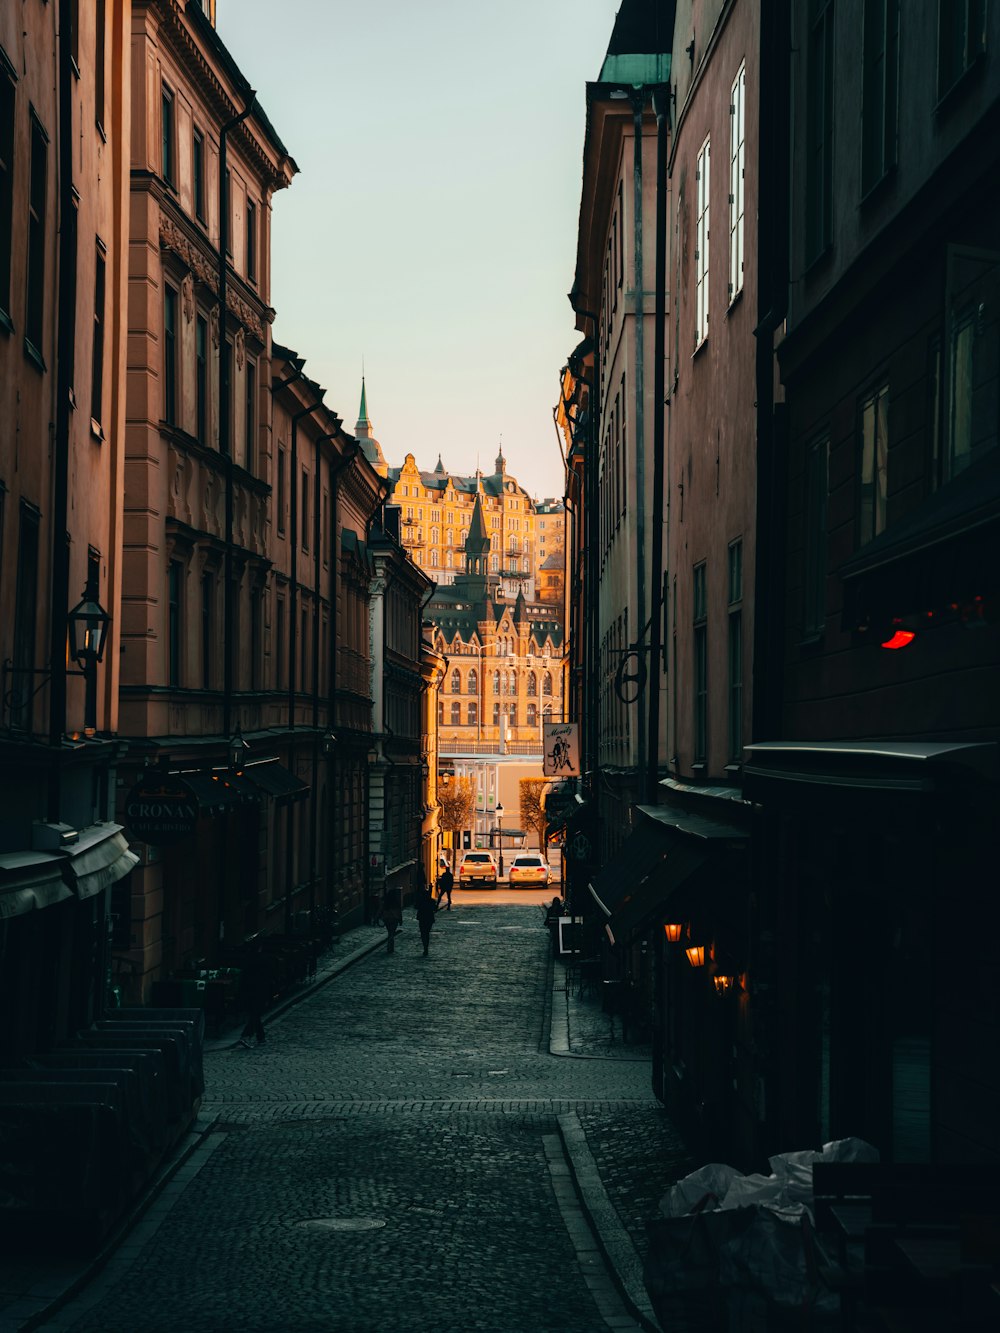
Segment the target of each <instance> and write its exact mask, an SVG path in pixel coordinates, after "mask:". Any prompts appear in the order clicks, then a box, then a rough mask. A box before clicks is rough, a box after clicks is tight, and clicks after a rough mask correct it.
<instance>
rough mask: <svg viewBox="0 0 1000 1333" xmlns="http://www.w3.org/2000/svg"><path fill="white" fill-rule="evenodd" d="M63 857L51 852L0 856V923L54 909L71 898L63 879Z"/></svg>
mask: <svg viewBox="0 0 1000 1333" xmlns="http://www.w3.org/2000/svg"><path fill="white" fill-rule="evenodd" d="M61 867H62V857H60V856H56V855H54V854H53V853H52V852H34V851H23V852H4V853H3V855H0V920H4V919H6V918H7V917H12V916H23V915H24V914H25V913H26V912H34V911H35V910H36V909H37V908H41V907H53V906H54V905H55V904H56V903H61V902H65V901H66V899H67V898H72V896H73V894H72V891H71V890H70V888H69V886H68V885H67V884H66V881H65V880H64V879H63V877H62V869H61Z"/></svg>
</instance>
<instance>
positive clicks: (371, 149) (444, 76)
mask: <svg viewBox="0 0 1000 1333" xmlns="http://www.w3.org/2000/svg"><path fill="white" fill-rule="evenodd" d="M619 2H620V0H499V2H497V3H491V2H490V0H284V3H283V4H278V5H275V4H274V0H219V3H218V30H219V34H220V36H221V37H222V39H223V41H224V42H225V43H226V45H227V46H228V47H229V50H230V51H231V52H232V54H233V56H234V57H235V59H236V61H237V62H238V64H239V65H240V67H241V69H242V70H243V73H244V74H245V75H246V77H247V78H248V79H249V81H250V84H251V86H252V87H254V88H255V89H256V90H257V95H258V98H259V100H260V102H261V105H262V106H263V108H264V110H265V112H266V113H267V115H268V117H269V119H270V121H271V123H272V125H273V126H274V128H275V130H276V131H277V133H278V135H279V136H280V138H281V139H282V141H283V143H284V144H285V146H286V148H287V149H288V151H289V153H290V154H291V155H292V157H293V158H294V159H295V161H296V162H297V164H298V167H299V175H298V176H296V177H295V179H294V181H293V183H292V186H291V188H290V189H289V190H286V191H282V192H281V193H279V194H278V195H276V196H275V199H274V215H273V216H274V235H273V281H272V289H271V300H272V303H273V304H274V306H275V309H276V310H277V312H278V313H277V319H276V321H275V325H274V335H275V338H276V339H277V341H279V342H281V343H284V344H285V345H286V346H288V347H292V348H294V350H295V351H296V352H298V354H299V355H300V356H303V357H305V359H306V367H305V369H306V373H307V374H308V375H309V376H310V377H311V378H313V379H315V380H318V381H319V383H320V384H322V385H323V386H324V387H325V388H326V390H327V394H326V402H327V404H328V405H329V406H330V407H332V408H333V409H334V411H336V412H337V413H338V414H339V415H340V416H341V417H343V419H344V424H345V426H346V427H347V429H348V430H353V428H354V423H355V421H356V420H357V415H358V405H359V402H360V396H361V366H362V358H363V359H364V367H365V376H366V381H367V388H368V410H369V415H370V417H371V420H372V425H373V428H374V433H375V435H376V437H377V438H378V440H379V441H380V442H381V444H382V448H383V450H384V452H385V456H386V459H387V460H388V462H389V464H390V465H391V466H398V465H399V464H400V463H402V461H403V457H404V455H405V454H406V453H413V454H414V455H415V457H416V459H417V463H418V465H419V466H420V467H422V468H425V469H432V468H433V467H434V465H435V464H436V462H437V457H438V452H439V451H440V453H441V455H442V457H443V460H444V465H445V467H446V468H448V470H449V471H452V472H457V473H463V474H464V473H471V472H473V471H474V470H475V467H476V463H477V457H478V460H479V465H480V466H481V467H482V468H483V471H484V472H486V473H491V472H492V471H493V465H494V459H495V457H496V453H497V445H498V443H499V441H500V437H501V436H502V437H503V450H504V455H505V457H506V459H507V465H508V470H509V471H510V472H511V473H512V475H514V476H515V477H517V479H518V480H519V481H520V482H521V483H522V485H524V486H525V488H526V489H527V490H528V491H529V492H530V493H531V494H533V495H536V496H539V497H541V496H550V495H562V492H563V473H562V462H561V459H560V454H559V447H558V444H557V441H556V433H555V427H554V426H553V424H552V408H553V406H554V405H555V403H556V400H557V398H558V392H559V371H560V368H561V367H562V366H563V365H564V364H565V362H566V358H567V357H568V355H569V353H570V352H571V351H572V349H573V348H574V347H575V346H576V344H577V343H578V342H579V340H580V336H581V335H580V334H579V333H577V332H576V330H575V328H574V320H573V312H572V310H571V309H570V305H569V301H568V300H567V299H566V294H567V292H568V291H569V290H570V287H571V286H572V283H573V273H574V269H575V261H576V228H577V220H578V216H579V208H580V177H581V163H582V154H583V136H584V128H585V125H584V116H585V84H586V82H587V80H588V79H596V78H597V76H598V74H599V72H600V68H601V64H602V62H603V59H604V54H605V52H606V50H607V47H608V41H609V39H610V37H611V30H612V27H613V26H614V19H615V14H616V13H617V10H618V5H619Z"/></svg>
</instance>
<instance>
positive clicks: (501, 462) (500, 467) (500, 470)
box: [496, 436, 507, 477]
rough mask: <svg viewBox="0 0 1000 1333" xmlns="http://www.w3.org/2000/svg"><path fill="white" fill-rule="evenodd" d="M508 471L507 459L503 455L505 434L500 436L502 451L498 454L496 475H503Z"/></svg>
mask: <svg viewBox="0 0 1000 1333" xmlns="http://www.w3.org/2000/svg"><path fill="white" fill-rule="evenodd" d="M506 471H507V460H506V459H505V458H504V456H503V436H501V437H500V451H499V453H498V454H497V461H496V475H497V476H498V477H502V476H503V475H504V473H505V472H506Z"/></svg>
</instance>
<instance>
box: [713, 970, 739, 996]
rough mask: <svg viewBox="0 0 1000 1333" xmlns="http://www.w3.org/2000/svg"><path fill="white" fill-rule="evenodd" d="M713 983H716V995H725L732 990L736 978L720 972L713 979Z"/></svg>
mask: <svg viewBox="0 0 1000 1333" xmlns="http://www.w3.org/2000/svg"><path fill="white" fill-rule="evenodd" d="M712 981H713V982H714V983H715V989H716V993H717V994H719V995H725V993H726V991H729V990H732V988H733V983H734V981H735V978H734V977H731V976H729V975H728V974H727V973H725V972H720V973H718V974H717V975H716V976H714V977H713V978H712Z"/></svg>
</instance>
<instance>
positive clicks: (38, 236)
mask: <svg viewBox="0 0 1000 1333" xmlns="http://www.w3.org/2000/svg"><path fill="white" fill-rule="evenodd" d="M48 155H49V137H48V135H47V134H46V133H45V131H44V130H43V129H42V126H41V124H40V122H39V121H38V120H37V119H36V118H35V115H34V113H32V116H31V175H30V181H29V185H28V283H27V289H26V299H25V311H24V334H25V337H26V338H27V340H28V343H29V344H30V350H32V351H34V353H35V354H36V357H37V358H41V355H42V339H43V335H44V309H45V195H46V187H47V178H48Z"/></svg>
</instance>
